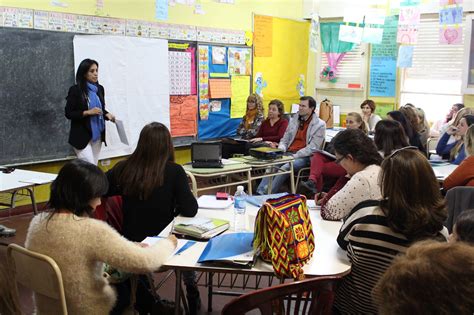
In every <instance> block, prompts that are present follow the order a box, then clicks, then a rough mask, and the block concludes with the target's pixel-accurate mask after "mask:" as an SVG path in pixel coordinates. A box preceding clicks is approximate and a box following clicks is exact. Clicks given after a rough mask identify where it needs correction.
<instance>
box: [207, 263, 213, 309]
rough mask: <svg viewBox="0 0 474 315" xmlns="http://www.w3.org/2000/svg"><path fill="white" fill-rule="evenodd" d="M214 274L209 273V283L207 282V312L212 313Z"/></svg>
mask: <svg viewBox="0 0 474 315" xmlns="http://www.w3.org/2000/svg"><path fill="white" fill-rule="evenodd" d="M213 277H214V274H213V273H212V272H209V273H208V282H207V311H208V312H209V313H210V312H212V289H213V288H212V283H213V282H212V281H213Z"/></svg>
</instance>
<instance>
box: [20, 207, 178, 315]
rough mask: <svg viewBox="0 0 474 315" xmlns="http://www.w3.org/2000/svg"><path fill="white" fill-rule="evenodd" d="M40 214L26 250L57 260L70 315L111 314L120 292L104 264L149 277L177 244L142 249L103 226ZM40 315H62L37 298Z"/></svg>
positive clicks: (64, 215)
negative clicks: (114, 288) (109, 280)
mask: <svg viewBox="0 0 474 315" xmlns="http://www.w3.org/2000/svg"><path fill="white" fill-rule="evenodd" d="M48 216H49V215H48V214H46V213H41V214H39V215H37V216H35V217H34V218H33V220H32V221H31V223H30V227H29V229H28V235H27V238H26V244H25V245H26V247H27V248H28V249H30V250H33V251H35V252H38V253H41V254H45V255H48V256H50V257H51V258H53V259H54V260H55V261H56V263H57V264H58V266H59V268H60V269H61V273H62V277H63V283H64V289H65V291H66V302H67V307H68V313H69V314H84V315H85V314H108V313H109V312H110V310H111V309H112V307H113V306H114V304H115V301H116V293H115V291H114V290H113V289H112V287H111V286H110V285H109V283H108V281H107V280H106V279H105V278H104V276H103V267H104V262H105V263H108V264H110V265H112V266H114V267H116V268H118V269H120V270H123V271H128V272H133V273H146V272H151V271H154V270H156V269H158V268H159V267H160V266H161V265H162V264H163V263H164V262H165V261H166V260H167V259H168V257H169V256H170V255H171V253H172V252H173V249H174V245H173V244H172V242H171V241H169V240H163V241H160V242H158V243H157V244H155V245H154V246H151V247H148V248H142V247H140V246H138V245H137V244H135V243H133V242H130V241H128V240H126V239H125V238H123V237H122V236H120V235H119V234H118V233H117V231H115V230H114V229H113V228H112V227H110V226H109V225H107V224H106V223H104V222H102V221H98V220H95V219H92V218H83V217H78V216H75V215H73V214H70V213H59V214H57V215H54V216H53V217H52V218H51V220H49V221H48V220H47V219H48ZM35 300H36V310H37V314H59V313H60V308H59V304H58V303H55V301H54V300H51V299H50V298H47V297H45V296H40V295H36V296H35Z"/></svg>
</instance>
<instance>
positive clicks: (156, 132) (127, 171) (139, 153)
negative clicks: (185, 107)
mask: <svg viewBox="0 0 474 315" xmlns="http://www.w3.org/2000/svg"><path fill="white" fill-rule="evenodd" d="M168 162H174V147H173V142H172V141H171V134H170V132H169V130H168V128H167V127H166V126H165V125H163V124H162V123H159V122H152V123H150V124H148V125H146V126H145V127H143V129H142V131H141V132H140V138H139V139H138V144H137V148H136V149H135V151H133V153H132V155H130V157H129V158H128V159H127V160H125V161H124V162H121V163H120V164H119V165H117V166H116V168H117V169H116V171H117V176H118V183H119V185H120V187H121V188H122V192H123V194H124V195H127V196H134V197H137V198H139V199H142V200H146V199H147V198H148V197H149V196H150V195H151V193H152V192H153V190H154V189H156V188H158V187H160V186H162V185H163V184H164V178H165V168H166V164H167V163H168Z"/></svg>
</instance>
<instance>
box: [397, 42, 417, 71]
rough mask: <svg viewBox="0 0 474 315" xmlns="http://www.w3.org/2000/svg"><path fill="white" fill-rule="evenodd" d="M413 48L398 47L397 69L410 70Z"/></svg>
mask: <svg viewBox="0 0 474 315" xmlns="http://www.w3.org/2000/svg"><path fill="white" fill-rule="evenodd" d="M413 48H414V46H405V45H401V46H400V48H399V50H398V59H397V67H399V68H411V66H412V64H413Z"/></svg>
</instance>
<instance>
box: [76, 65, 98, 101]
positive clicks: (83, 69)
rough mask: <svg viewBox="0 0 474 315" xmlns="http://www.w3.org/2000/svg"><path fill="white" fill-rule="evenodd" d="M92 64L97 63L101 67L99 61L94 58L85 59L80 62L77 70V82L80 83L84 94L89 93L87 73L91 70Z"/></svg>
mask: <svg viewBox="0 0 474 315" xmlns="http://www.w3.org/2000/svg"><path fill="white" fill-rule="evenodd" d="M92 65H96V66H97V68H99V63H98V62H97V61H95V60H92V59H84V60H82V61H81V63H80V64H79V67H78V68H77V72H76V84H77V85H79V88H80V89H81V91H82V94H84V95H87V79H86V74H87V72H89V69H90V68H91V67H92Z"/></svg>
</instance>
